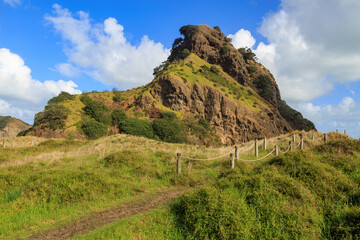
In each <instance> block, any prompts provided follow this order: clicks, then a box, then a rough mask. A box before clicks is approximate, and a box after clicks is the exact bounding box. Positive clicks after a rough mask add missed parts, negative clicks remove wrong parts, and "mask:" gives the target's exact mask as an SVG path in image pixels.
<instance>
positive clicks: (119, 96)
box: [113, 91, 124, 102]
mask: <svg viewBox="0 0 360 240" xmlns="http://www.w3.org/2000/svg"><path fill="white" fill-rule="evenodd" d="M122 100H124V97H123V96H122V94H121V92H120V91H114V97H113V101H114V102H121V101H122Z"/></svg>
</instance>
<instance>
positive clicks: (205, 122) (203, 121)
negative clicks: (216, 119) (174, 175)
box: [199, 117, 210, 130]
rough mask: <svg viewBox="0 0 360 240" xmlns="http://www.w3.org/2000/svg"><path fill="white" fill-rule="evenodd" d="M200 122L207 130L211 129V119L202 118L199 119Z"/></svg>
mask: <svg viewBox="0 0 360 240" xmlns="http://www.w3.org/2000/svg"><path fill="white" fill-rule="evenodd" d="M199 124H200V125H201V126H203V127H204V128H205V129H206V130H209V129H210V123H209V121H208V120H206V119H205V118H202V117H201V118H200V119H199Z"/></svg>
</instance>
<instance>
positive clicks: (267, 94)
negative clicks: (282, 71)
mask: <svg viewBox="0 0 360 240" xmlns="http://www.w3.org/2000/svg"><path fill="white" fill-rule="evenodd" d="M254 84H255V86H256V88H257V89H258V91H259V94H260V96H261V97H263V98H265V99H266V100H267V101H271V100H272V98H273V97H274V90H273V83H272V80H271V78H270V77H269V76H268V75H260V76H258V77H257V78H256V79H255V80H254Z"/></svg>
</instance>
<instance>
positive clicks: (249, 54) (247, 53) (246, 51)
mask: <svg viewBox="0 0 360 240" xmlns="http://www.w3.org/2000/svg"><path fill="white" fill-rule="evenodd" d="M238 51H239V53H241V54H242V56H243V58H244V59H245V60H256V54H255V53H253V51H252V50H251V48H239V49H238Z"/></svg>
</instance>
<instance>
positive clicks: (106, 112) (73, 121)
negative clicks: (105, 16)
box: [28, 25, 315, 145]
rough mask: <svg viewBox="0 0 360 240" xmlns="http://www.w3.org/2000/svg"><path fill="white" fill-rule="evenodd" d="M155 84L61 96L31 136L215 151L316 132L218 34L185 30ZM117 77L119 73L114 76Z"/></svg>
mask: <svg viewBox="0 0 360 240" xmlns="http://www.w3.org/2000/svg"><path fill="white" fill-rule="evenodd" d="M180 33H181V34H182V35H183V38H182V37H181V38H177V39H175V41H174V44H173V48H172V50H171V55H170V57H169V58H168V60H167V61H165V62H164V63H163V64H162V65H160V66H158V67H157V68H155V69H154V76H155V78H154V80H153V81H152V82H151V83H149V84H147V85H145V86H142V87H138V88H134V89H131V90H127V91H116V90H114V91H112V92H108V91H105V92H91V93H84V94H82V95H76V96H73V95H70V94H68V93H65V92H63V93H61V94H60V95H59V96H58V97H55V98H53V99H50V100H49V102H48V106H47V107H46V108H45V110H44V111H43V112H40V113H38V114H37V115H36V117H35V121H34V126H33V128H32V129H31V130H30V131H29V133H28V134H30V135H35V136H42V137H68V138H85V137H88V138H92V139H94V138H98V137H100V136H103V135H105V134H113V133H117V132H122V133H128V134H132V135H142V136H146V137H149V138H155V139H161V140H164V141H168V142H192V143H198V144H207V145H216V144H233V143H239V142H244V141H248V140H250V139H254V138H262V137H273V136H277V135H280V134H283V133H287V132H290V131H293V130H313V129H315V127H314V124H313V123H312V122H310V121H309V120H307V119H304V118H303V117H302V115H301V113H299V112H297V111H295V110H294V109H292V108H290V107H289V106H288V105H287V104H286V103H285V102H284V101H283V100H281V97H280V92H279V89H278V86H277V84H276V82H275V79H274V77H273V75H272V74H271V73H270V72H269V70H267V69H266V68H265V67H264V66H262V65H261V64H260V63H258V62H257V61H256V56H255V54H254V53H252V51H251V50H250V49H245V48H241V49H235V48H234V47H233V46H232V44H231V39H229V38H227V37H226V36H225V35H224V34H223V33H222V32H221V31H220V29H219V28H218V27H216V28H211V27H209V26H207V25H199V26H195V25H188V26H184V27H182V28H181V29H180ZM119 74H121V73H119Z"/></svg>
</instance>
